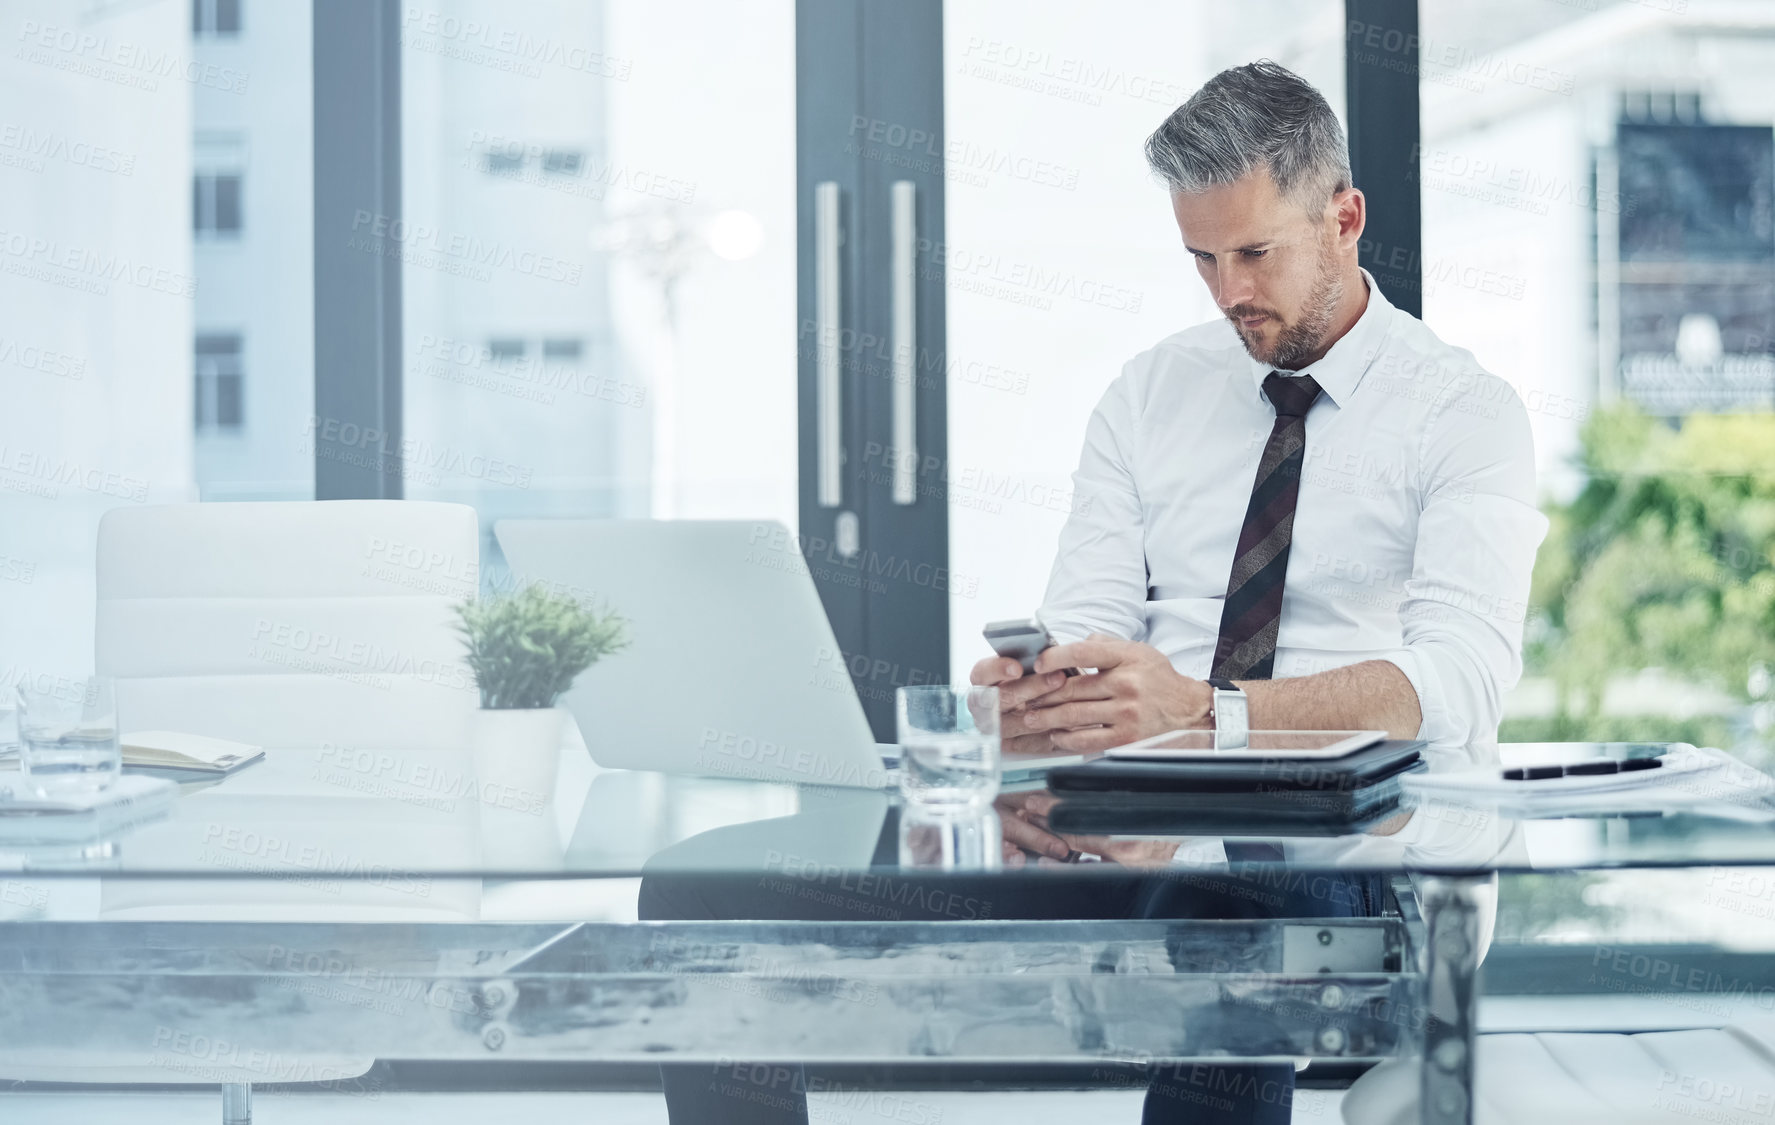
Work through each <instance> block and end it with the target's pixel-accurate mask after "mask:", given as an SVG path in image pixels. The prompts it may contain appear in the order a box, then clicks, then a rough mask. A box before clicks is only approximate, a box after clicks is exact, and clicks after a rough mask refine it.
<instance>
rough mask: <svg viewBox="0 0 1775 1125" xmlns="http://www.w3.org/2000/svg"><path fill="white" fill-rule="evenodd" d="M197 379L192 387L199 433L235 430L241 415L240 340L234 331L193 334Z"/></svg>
mask: <svg viewBox="0 0 1775 1125" xmlns="http://www.w3.org/2000/svg"><path fill="white" fill-rule="evenodd" d="M195 350H196V372H197V380H196V385H195V386H194V388H193V398H194V404H195V406H196V414H195V417H194V419H193V420H194V422H195V423H196V425H197V429H198V431H199V432H202V431H205V430H214V431H221V432H238V431H239V430H240V428H241V423H242V420H243V417H244V414H243V411H242V410H241V396H242V393H243V387H242V381H243V379H244V377H245V372H244V371H243V370H242V367H241V340H240V335H239V334H238V333H217V334H209V335H200V336H198V337H197V347H196V349H195Z"/></svg>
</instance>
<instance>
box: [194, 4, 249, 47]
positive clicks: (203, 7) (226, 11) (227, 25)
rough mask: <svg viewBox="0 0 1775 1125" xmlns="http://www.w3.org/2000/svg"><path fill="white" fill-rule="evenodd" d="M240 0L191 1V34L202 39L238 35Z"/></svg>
mask: <svg viewBox="0 0 1775 1125" xmlns="http://www.w3.org/2000/svg"><path fill="white" fill-rule="evenodd" d="M240 5H241V0H191V34H193V35H195V36H198V37H199V38H202V37H203V36H206V35H207V36H212V37H217V38H221V37H230V38H231V37H234V36H237V35H239V34H240Z"/></svg>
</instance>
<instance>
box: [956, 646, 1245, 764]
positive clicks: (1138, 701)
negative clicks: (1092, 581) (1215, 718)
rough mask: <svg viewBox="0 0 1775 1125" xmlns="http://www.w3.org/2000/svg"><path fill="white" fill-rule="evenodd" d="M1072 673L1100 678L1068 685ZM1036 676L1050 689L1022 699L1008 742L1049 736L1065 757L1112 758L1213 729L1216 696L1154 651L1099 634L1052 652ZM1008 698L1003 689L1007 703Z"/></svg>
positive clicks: (1007, 729) (1010, 718)
mask: <svg viewBox="0 0 1775 1125" xmlns="http://www.w3.org/2000/svg"><path fill="white" fill-rule="evenodd" d="M981 663H982V664H984V663H987V662H986V661H982V662H981ZM1009 663H1011V664H1013V665H1014V664H1015V663H1016V662H1015V661H1009ZM977 667H978V666H976V668H977ZM1065 668H1095V669H1096V671H1095V672H1088V673H1084V674H1082V675H1078V676H1074V677H1072V678H1070V679H1068V678H1067V677H1066V676H1065V674H1064V673H1063V672H1062V669H1065ZM1035 670H1036V675H1035V676H1032V677H1029V679H1031V680H1035V681H1039V682H1040V684H1041V685H1042V689H1041V691H1040V692H1039V694H1038V693H1026V694H1024V695H1021V696H1020V697H1019V698H1021V699H1023V701H1024V702H1025V704H1026V706H1024V707H1023V708H1022V709H1021V710H1007V711H1006V713H1005V715H1004V719H1003V729H1002V737H1003V738H1005V739H1007V740H1012V739H1021V738H1025V737H1028V736H1031V735H1046V736H1047V737H1049V738H1050V739H1051V740H1052V741H1053V744H1054V745H1055V746H1057V747H1059V748H1060V749H1062V750H1073V751H1090V750H1105V749H1108V748H1109V747H1111V746H1122V745H1125V744H1126V743H1129V742H1134V741H1136V740H1138V739H1142V738H1149V737H1151V736H1152V735H1155V734H1164V733H1165V732H1166V731H1170V730H1180V729H1183V728H1186V727H1203V726H1207V725H1208V712H1209V709H1210V707H1211V706H1212V705H1213V698H1214V693H1213V690H1212V689H1210V688H1209V686H1208V685H1207V684H1205V683H1203V682H1202V681H1201V680H1192V679H1190V678H1189V677H1188V676H1185V675H1183V674H1182V673H1180V672H1178V671H1177V670H1176V669H1175V668H1173V667H1171V661H1170V660H1168V659H1166V657H1165V654H1164V653H1162V652H1160V651H1159V650H1158V649H1156V648H1154V647H1152V646H1151V645H1148V644H1142V643H1140V642H1138V641H1124V640H1120V639H1118V638H1115V637H1106V636H1103V635H1101V634H1093V635H1092V636H1090V637H1088V638H1086V639H1085V640H1082V641H1077V642H1075V643H1073V644H1068V645H1055V646H1054V647H1053V648H1050V649H1045V650H1044V651H1043V652H1042V654H1041V655H1040V656H1038V657H1036V661H1035ZM1050 685H1051V686H1050ZM1004 691H1005V688H1004V687H1003V685H1001V686H1000V688H999V692H1000V699H1001V701H1002V699H1003V698H1004Z"/></svg>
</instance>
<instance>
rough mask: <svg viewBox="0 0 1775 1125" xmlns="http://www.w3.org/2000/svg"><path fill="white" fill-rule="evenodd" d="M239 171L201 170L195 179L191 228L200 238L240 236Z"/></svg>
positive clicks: (193, 182)
mask: <svg viewBox="0 0 1775 1125" xmlns="http://www.w3.org/2000/svg"><path fill="white" fill-rule="evenodd" d="M240 192H241V177H240V173H238V172H199V173H198V174H197V175H196V176H194V177H192V180H191V229H192V231H193V232H194V233H195V234H196V235H197V236H198V237H199V238H222V239H226V238H239V237H240V228H241V206H240V203H241V197H240Z"/></svg>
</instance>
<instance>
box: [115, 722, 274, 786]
mask: <svg viewBox="0 0 1775 1125" xmlns="http://www.w3.org/2000/svg"><path fill="white" fill-rule="evenodd" d="M119 741H120V742H121V743H122V744H123V764H124V765H126V766H138V767H141V768H144V769H156V770H183V771H189V772H192V773H209V774H218V775H222V774H231V773H233V772H234V771H235V770H238V769H241V768H243V767H245V766H250V765H252V764H253V763H254V762H256V761H258V760H259V759H260V758H263V757H264V756H265V751H264V749H263V748H262V747H258V746H250V745H248V744H247V743H244V742H230V741H228V740H227V739H225V738H209V737H207V736H205V735H201V734H183V733H181V732H179V731H169V730H145V731H139V732H136V733H133V734H126V735H124V736H123V737H122V738H121V739H120V740H119Z"/></svg>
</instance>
